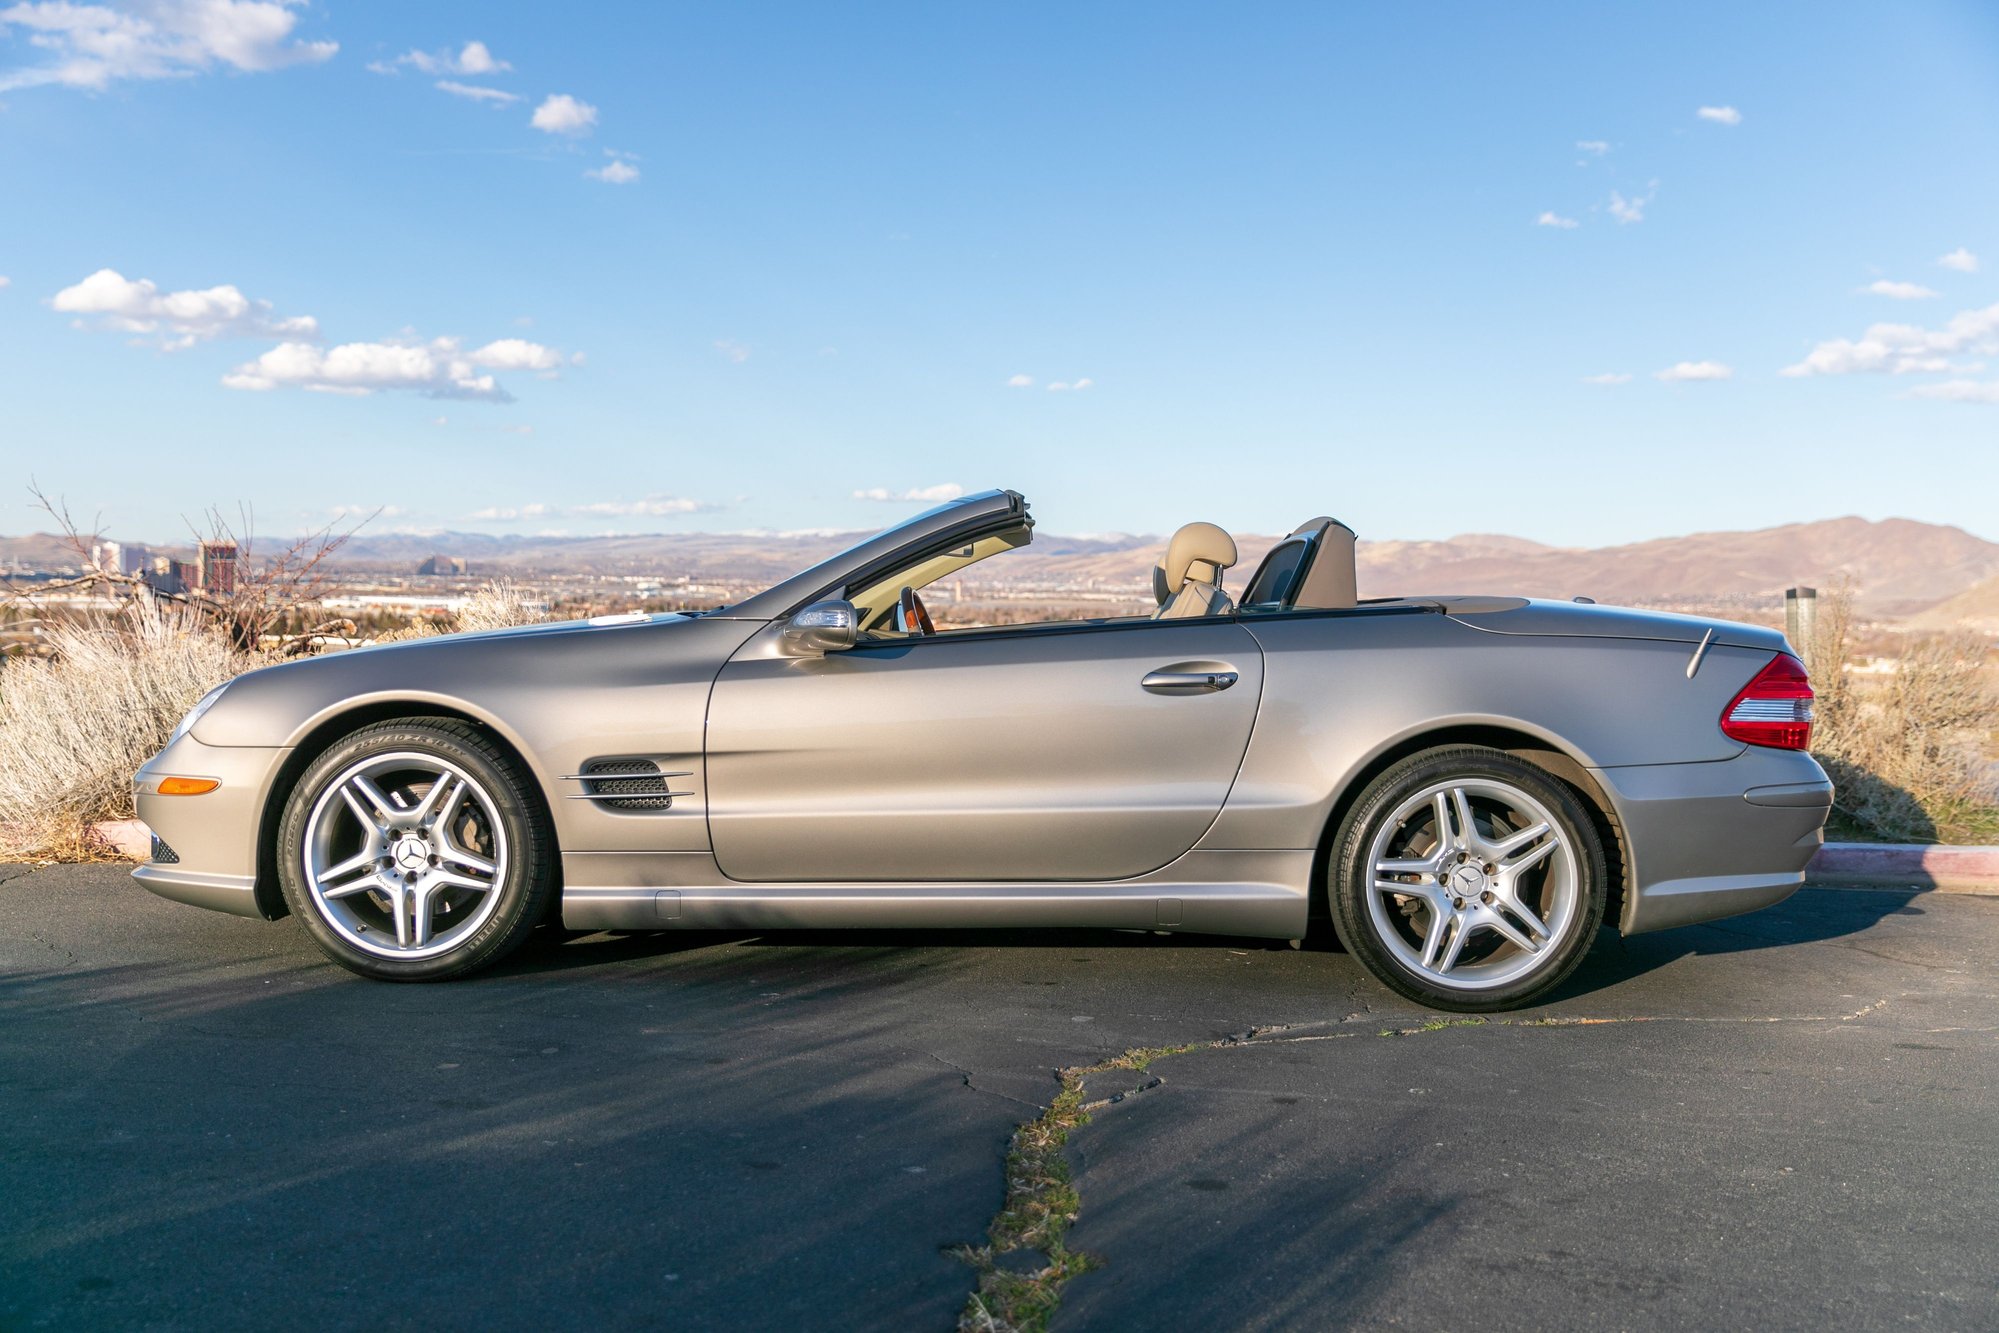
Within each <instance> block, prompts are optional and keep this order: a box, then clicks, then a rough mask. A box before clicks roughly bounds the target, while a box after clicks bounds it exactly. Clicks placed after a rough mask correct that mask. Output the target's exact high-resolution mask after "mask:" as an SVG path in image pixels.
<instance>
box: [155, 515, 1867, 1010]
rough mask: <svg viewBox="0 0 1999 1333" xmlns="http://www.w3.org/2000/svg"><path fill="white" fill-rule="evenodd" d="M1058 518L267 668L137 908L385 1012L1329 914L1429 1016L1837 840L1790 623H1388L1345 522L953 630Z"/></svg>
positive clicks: (1190, 533)
mask: <svg viewBox="0 0 1999 1333" xmlns="http://www.w3.org/2000/svg"><path fill="white" fill-rule="evenodd" d="M1033 526H1034V524H1033V519H1032V518H1031V517H1030V515H1029V513H1028V507H1027V503H1026V501H1025V500H1023V499H1022V497H1021V496H1019V495H1018V494H1015V493H1014V492H1011V491H988V492H985V493H983V494H978V495H970V496H966V497H964V498H962V499H959V500H955V501H952V502H951V503H949V504H946V505H942V506H940V507H938V508H936V509H933V510H930V511H929V512H927V513H924V514H921V515H918V516H917V517H915V518H913V519H911V520H909V521H908V522H906V523H903V524H901V525H899V526H897V527H894V528H891V529H889V530H888V531H886V532H883V533H881V534H879V535H877V536H875V537H871V538H869V539H867V540H865V541H862V542H861V543H859V544H858V545H856V546H854V547H852V548H851V549H849V550H846V551H843V552H841V553H840V554H838V555H835V556H833V557H832V558H830V559H828V560H826V561H824V562H822V563H820V564H818V565H815V566H813V567H812V568H810V569H808V570H806V571H804V572H803V573H801V574H798V575H795V576H793V577H791V578H788V579H786V580H784V581H783V582H781V583H779V584H777V585H776V586H775V587H772V588H770V589H768V590H766V591H764V592H760V593H757V594H756V595H754V596H752V597H749V598H747V599H745V600H744V601H741V602H738V603H736V604H735V605H732V606H725V607H722V608H719V609H716V610H712V611H704V612H700V613H695V614H670V615H629V616H608V617H599V618H597V619H593V620H587V621H577V622H573V623H565V624H550V625H537V626H531V627H527V628H522V629H512V630H500V631H493V632H489V633H482V634H460V635H451V636H445V637H439V638H433V639H420V640H415V641H411V642H406V643H397V644H390V645H382V646H377V647H369V648H362V649H358V650H354V651H348V652H339V653H330V654H326V655H323V656H319V657H313V658H308V659H303V660H299V661H294V662H287V663H284V664H282V665H277V666H270V667H266V668H264V669H262V670H258V671H252V672H250V673H248V674H246V675H243V676H240V677H237V678H236V679H234V680H232V681H230V682H229V683H228V684H226V685H224V686H223V687H221V688H220V689H218V690H216V691H214V692H213V693H211V694H209V695H208V696H207V697H206V698H204V699H202V700H201V702H200V703H199V704H197V705H196V706H195V708H194V709H193V711H191V712H190V713H189V714H188V716H187V717H186V718H185V719H184V720H183V721H182V722H181V723H180V725H179V726H178V727H177V728H176V729H175V730H174V733H173V737H172V740H171V741H170V742H169V744H168V745H167V747H166V748H165V749H164V750H162V751H161V752H160V753H159V754H158V755H157V756H155V757H154V758H153V759H152V760H151V761H150V762H148V763H147V764H146V765H145V767H144V768H142V769H141V770H140V771H139V774H138V776H137V778H136V790H137V801H138V808H139V814H140V817H141V818H143V819H144V820H145V822H146V823H147V824H148V825H150V826H151V828H152V830H153V833H154V838H153V844H152V859H151V861H150V862H149V863H148V864H145V865H142V866H140V867H139V868H138V869H137V870H135V871H134V872H133V873H134V875H135V876H136V877H137V879H138V880H139V881H140V882H141V883H142V884H144V885H145V886H146V887H147V888H149V889H151V890H153V891H154V892H156V893H159V894H162V895H165V896H166V897H169V898H175V899H179V900H180V901H183V902H189V903H195V904H199V905H201V906H204V907H211V908H219V909H221V910H223V911H227V912H234V913H237V914H239V915H243V916H249V917H261V918H266V919H272V920H275V919H277V918H279V917H282V916H285V915H287V914H291V915H295V916H297V917H298V918H299V919H300V921H301V922H302V923H303V924H304V926H305V928H306V930H307V931H308V932H309V933H310V934H311V936H312V938H313V940H314V941H315V942H316V943H317V944H318V945H319V947H320V948H321V949H322V950H324V951H325V953H326V954H327V955H328V956H329V957H330V958H331V959H333V960H334V961H335V962H337V963H339V964H341V965H343V966H345V967H347V968H350V969H352V970H353V971H355V972H358V973H361V974H363V975H366V976H370V977H379V978H384V979H390V980H406V981H416V980H430V979H437V978H444V977H453V976H461V975H463V974H465V973H468V972H472V971H474V970H475V969H478V968H481V967H485V966H487V965H490V964H492V963H494V962H495V961H497V960H499V959H501V958H503V957H505V956H506V955H507V954H508V953H509V952H510V951H512V950H513V949H515V948H516V947H517V946H519V945H520V944H521V943H522V941H523V940H524V939H526V938H527V936H528V935H529V934H530V933H531V932H532V931H534V930H535V929H536V928H537V927H538V926H541V925H543V924H550V923H553V924H559V925H561V926H564V927H568V928H570V929H574V930H586V931H591V930H611V931H674V930H710V929H734V930H743V929H748V930H776V929H813V930H818V929H825V928H831V927H843V926H866V927H897V928H910V929H926V928H930V929H935V928H945V927H967V926H1004V927H1036V926H1050V927H1069V928H1116V929H1126V930H1148V931H1186V932H1197V933H1201V934H1206V935H1222V936H1229V935H1233V936H1259V937H1264V938H1269V939H1276V940H1298V939H1302V938H1304V937H1306V936H1307V934H1308V932H1309V930H1310V926H1311V923H1312V921H1313V919H1314V918H1315V917H1319V916H1325V917H1330V919H1331V922H1332V925H1333V927H1334V929H1335V930H1336V931H1337V934H1338V937H1339V939H1340V940H1341V942H1342V943H1344V945H1345V946H1346V948H1347V949H1348V951H1350V952H1351V953H1352V954H1353V955H1354V957H1355V958H1357V959H1358V960H1359V961H1360V962H1361V963H1362V964H1363V965H1365V966H1366V967H1367V968H1368V969H1369V970H1370V971H1371V972H1372V973H1373V974H1374V975H1375V976H1376V977H1377V978H1379V979H1380V980H1381V981H1382V982H1384V983H1386V984H1387V985H1388V986H1390V987H1392V988H1393V989H1395V990H1396V991H1399V992H1400V993H1401V994H1403V995H1404V996H1406V997H1409V998H1411V999H1414V1000H1417V1001H1419V1002H1421V1003H1423V1004H1425V1005H1430V1006H1434V1007H1437V1008H1443V1009H1454V1010H1494V1009H1504V1008H1509V1007H1513V1006H1518V1005H1521V1004H1524V1003H1527V1002H1529V1001H1531V1000H1533V999H1535V998H1536V997H1538V996H1540V995H1542V994H1544V993H1545V992H1547V991H1548V990H1549V989H1550V988H1551V987H1553V986H1555V985H1557V984H1558V983H1559V982H1561V980H1562V979H1563V978H1564V977H1566V976H1567V975H1568V974H1569V973H1570V971H1571V970H1573V969H1574V968H1575V966H1576V965H1577V963H1578V962H1579V961H1580V960H1581V959H1582V957H1583V955H1584V954H1585V952H1587V951H1588V949H1589V948H1590V946H1591V944H1592V942H1593V941H1594V940H1595V938H1596V935H1597V933H1598V930H1599V928H1600V927H1601V926H1603V925H1605V924H1611V925H1614V926H1615V927H1616V928H1617V929H1618V930H1621V931H1623V932H1624V933H1626V934H1635V933H1638V932H1641V931H1650V930H1659V929H1662V928H1665V927H1670V926H1679V925H1685V924H1687V923H1690V922H1698V921H1706V920H1711V919H1713V918H1716V917H1723V916H1728V915H1731V914H1733V913H1737V912H1745V911H1750V910H1752V909H1755V908H1759V907H1763V906H1766V905H1768V904H1771V903H1775V902H1778V901H1779V900H1781V899H1783V898H1784V897H1786V896H1787V895H1789V894H1790V893H1791V892H1792V891H1793V890H1795V889H1796V888H1797V887H1798V885H1799V883H1800V882H1801V881H1802V879H1803V874H1804V867H1805V863H1806V862H1807V861H1808V860H1809V859H1810V857H1811V855H1812V852H1813V850H1814V849H1815V848H1816V847H1817V846H1818V844H1819V841H1820V838H1821V836H1822V835H1821V826H1822V825H1823V824H1824V822H1825V818H1826V814H1827V811H1828V808H1829V806H1830V804H1831V800H1832V786H1831V784H1830V783H1829V782H1828V781H1827V779H1826V775H1825V773H1824V772H1823V771H1822V770H1821V769H1820V768H1819V766H1818V765H1817V763H1815V762H1814V761H1813V760H1812V758H1811V756H1810V755H1809V754H1808V753H1807V752H1806V746H1807V743H1808V742H1809V739H1810V734H1811V701H1812V692H1811V687H1810V685H1809V683H1808V682H1807V680H1806V677H1805V673H1804V670H1803V668H1802V667H1801V666H1800V664H1799V662H1798V659H1797V658H1796V657H1795V656H1794V655H1793V654H1792V653H1791V651H1790V649H1789V647H1788V646H1787V645H1786V643H1785V641H1784V639H1783V637H1782V636H1781V635H1779V634H1777V633H1775V632H1773V631H1771V630H1767V629H1760V628H1756V627H1753V626H1749V625H1739V624H1731V623H1728V622H1725V621H1718V620H1704V619H1696V618H1689V617H1684V616H1675V615H1666V614H1660V613H1653V612H1644V611H1634V610H1625V609H1618V608H1613V607H1607V606H1598V605H1594V604H1582V603H1575V602H1548V601H1532V600H1528V599H1525V598H1517V597H1490V596H1408V597H1394V598H1385V599H1368V600H1361V599H1360V598H1358V597H1357V596H1356V578H1355V562H1354V535H1353V533H1352V532H1351V531H1349V530H1348V529H1347V528H1346V527H1344V526H1343V525H1341V524H1339V523H1337V522H1335V521H1333V520H1332V519H1330V518H1314V519H1311V520H1310V521H1308V522H1306V523H1304V524H1301V525H1300V526H1299V527H1298V529H1297V530H1296V531H1295V532H1293V533H1291V534H1290V535H1289V536H1288V537H1286V538H1284V539H1283V540H1281V541H1279V542H1278V543H1277V544H1276V545H1275V546H1274V547H1272V548H1271V550H1270V551H1269V553H1268V554H1267V555H1266V556H1264V557H1263V559H1262V561H1261V563H1260V564H1258V565H1257V566H1256V568H1255V569H1254V570H1253V571H1252V572H1250V574H1249V576H1248V578H1247V579H1246V580H1244V581H1243V582H1241V583H1240V584H1239V585H1238V588H1239V590H1237V591H1233V592H1232V591H1231V590H1230V589H1229V587H1228V580H1229V577H1230V571H1231V570H1232V569H1233V568H1234V567H1235V565H1236V563H1237V551H1236V545H1235V543H1234V541H1233V540H1232V539H1231V538H1230V536H1229V534H1228V533H1226V532H1224V531H1223V530H1222V529H1221V528H1219V527H1216V526H1214V525H1212V524H1208V523H1190V524H1188V525H1186V526H1185V527H1182V528H1181V529H1180V530H1179V531H1178V532H1176V533H1175V534H1174V535H1173V537H1172V539H1171V541H1170V542H1169V543H1168V544H1167V546H1166V549H1165V553H1164V558H1163V560H1161V562H1160V564H1159V567H1158V568H1157V569H1156V570H1155V571H1154V593H1155V597H1156V601H1157V607H1156V609H1155V610H1153V611H1152V612H1150V613H1149V614H1142V615H1121V616H1110V617H1103V618H1092V619H1077V620H1063V621H1053V622H1046V623H1039V624H984V625H978V624H974V625H957V624H949V625H946V626H945V627H942V628H940V627H939V626H938V625H937V624H936V623H935V622H934V621H933V619H932V616H931V613H930V610H929V608H928V607H926V606H925V604H924V598H923V594H924V591H925V590H926V589H930V588H931V587H932V585H933V584H937V583H938V582H939V581H940V580H946V579H953V578H956V577H958V576H960V575H961V574H962V573H963V572H964V571H966V570H967V569H969V568H970V567H971V566H973V565H975V564H979V563H980V562H983V561H988V560H990V561H992V562H994V563H993V564H992V565H991V566H986V567H983V568H982V570H981V576H982V577H984V576H985V575H986V573H987V571H992V573H993V576H994V577H997V578H1001V579H1003V578H1004V577H1005V566H1006V562H1007V558H1008V555H1009V553H1011V552H1013V551H1016V550H1018V549H1019V548H1021V547H1024V546H1026V545H1027V544H1028V543H1029V541H1030V540H1031V539H1032V536H1033ZM933 591H934V590H933ZM933 600H935V598H934V596H933ZM940 609H941V603H940Z"/></svg>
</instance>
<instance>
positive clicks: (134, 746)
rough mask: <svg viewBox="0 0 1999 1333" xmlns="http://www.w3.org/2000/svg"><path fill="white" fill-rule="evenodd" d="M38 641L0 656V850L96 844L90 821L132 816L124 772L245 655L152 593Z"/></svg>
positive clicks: (81, 853) (91, 850)
mask: <svg viewBox="0 0 1999 1333" xmlns="http://www.w3.org/2000/svg"><path fill="white" fill-rule="evenodd" d="M47 643H48V647H49V648H50V649H51V653H50V655H49V656H48V657H47V658H42V659H37V658H28V657H19V658H12V659H9V660H8V661H7V662H6V664H5V665H4V666H0V858H8V859H21V858H38V857H60V858H64V859H74V858H80V857H89V856H93V855H103V854H104V852H105V849H103V848H97V847H93V846H91V845H90V843H89V840H88V838H87V837H86V829H87V826H88V825H89V824H91V823H93V822H95V821H98V820H105V819H126V818H130V817H131V815H132V774H133V772H134V771H136V770H137V769H138V767H139V765H140V764H143V763H144V762H145V761H146V760H148V759H150V758H151V757H152V756H153V755H154V754H155V753H157V752H158V751H159V750H160V749H161V748H162V747H163V746H164V745H165V744H166V743H167V737H168V736H169V735H170V734H171V733H172V731H173V728H174V724H175V723H176V722H178V721H179V720H180V719H181V717H182V715H184V714H185V713H186V712H187V710H188V709H190V708H192V707H193V706H194V703H195V701H196V700H197V699H199V698H201V696H202V695H204V694H206V693H208V691H209V690H211V689H213V688H214V687H215V686H217V685H220V684H221V683H222V682H223V681H225V680H227V679H229V678H230V677H231V676H233V675H235V674H237V673H238V672H239V671H241V670H243V669H244V667H245V666H246V665H248V664H249V662H250V659H249V658H247V657H246V656H245V655H243V654H241V653H239V652H237V651H236V650H235V649H233V648H232V647H231V646H230V644H229V640H228V638H227V636H226V635H225V634H223V633H222V632H221V631H220V630H219V629H217V628H215V627H214V626H213V624H212V622H211V621H209V620H208V619H207V618H204V617H200V616H197V615H196V614H194V613H192V612H188V611H185V610H175V609H162V608H160V607H158V606H157V605H155V604H153V603H151V602H134V603H132V604H130V605H129V606H128V607H127V608H126V609H125V610H124V611H122V612H120V613H119V614H118V615H117V616H116V617H115V618H113V619H111V620H106V621H96V622H88V623H74V624H67V625H59V626H57V627H55V628H54V629H53V630H51V631H50V634H49V637H48V641H47Z"/></svg>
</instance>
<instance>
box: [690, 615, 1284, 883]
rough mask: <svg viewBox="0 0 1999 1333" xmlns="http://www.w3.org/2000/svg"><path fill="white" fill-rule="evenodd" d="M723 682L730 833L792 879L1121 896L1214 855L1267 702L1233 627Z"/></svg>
mask: <svg viewBox="0 0 1999 1333" xmlns="http://www.w3.org/2000/svg"><path fill="white" fill-rule="evenodd" d="M780 628H781V627H780V626H778V625H773V626H772V627H771V628H770V629H769V630H767V631H765V632H763V633H761V634H759V635H757V636H756V637H755V638H752V639H751V640H750V641H749V642H748V643H747V644H745V645H744V646H743V648H742V649H741V650H740V651H738V652H737V654H736V655H735V656H734V657H733V658H732V659H731V660H730V661H729V663H728V664H727V665H726V666H724V667H723V669H722V672H721V674H720V675H719V676H718V677H717V678H716V681H715V687H714V692H713V694H712V696H711V699H710V703H709V711H708V737H707V782H708V819H709V832H710V836H711V838H712V840H713V844H714V849H715V856H716V859H717V861H718V862H719V864H720V866H721V868H722V871H723V873H725V874H727V875H728V876H730V877H731V878H733V879H740V880H751V881H773V882H810V881H821V882H856V881H859V882H867V881H932V882H934V881H948V880H955V881H1005V880H1016V881H1018V880H1111V879H1123V878H1128V877H1130V876H1133V875H1141V874H1144V873H1146V872H1147V871H1151V870H1156V869H1158V868H1159V867H1161V866H1163V865H1165V864H1167V863H1168V862H1170V861H1172V860H1174V859H1175V858H1176V857H1178V856H1179V855H1180V854H1181V853H1182V852H1185V851H1186V850H1187V849H1188V848H1190V847H1192V846H1193V845H1194V843H1195V842H1197V841H1198V840H1199V839H1200V837H1201V835H1202V833H1203V832H1205V831H1206V829H1207V828H1208V826H1209V825H1210V824H1211V823H1213V822H1214V819H1215V816H1216V815H1217V814H1218V813H1219V812H1220V810H1221V807H1222V802H1223V801H1224V800H1225V799H1226V798H1227V796H1228V792H1229V787H1230V785H1231V784H1232V783H1233V782H1234V780H1235V775H1236V771H1237V769H1238V768H1239V767H1240V766H1241V763H1242V756H1243V751H1244V749H1245V748H1246V747H1247V746H1248V744H1249V735H1250V729H1251V727H1252V726H1253V724H1254V722H1255V719H1256V708H1257V699H1258V695H1259V694H1260V692H1261V689H1262V685H1263V659H1262V654H1261V652H1260V650H1259V649H1258V648H1257V646H1256V640H1255V639H1254V638H1253V637H1252V636H1251V635H1250V634H1249V633H1248V632H1247V631H1245V630H1244V629H1243V628H1242V627H1241V626H1239V625H1237V624H1235V623H1234V622H1232V621H1227V620H1213V621H1135V622H1126V623H1122V624H1103V625H1089V624H1085V625H1062V626H1052V627H1038V628H1033V629H993V630H960V631H955V632H951V633H946V634H940V635H936V636H932V637H928V638H920V639H899V640H893V641H885V642H879V643H873V642H866V641H864V642H863V643H862V644H860V645H857V646H855V647H854V648H851V649H848V650H846V651H842V652H834V653H828V654H826V655H825V656H823V657H788V656H784V655H783V654H782V651H781V647H780V644H779V638H778V635H779V631H780Z"/></svg>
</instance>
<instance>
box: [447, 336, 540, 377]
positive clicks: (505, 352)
mask: <svg viewBox="0 0 1999 1333" xmlns="http://www.w3.org/2000/svg"><path fill="white" fill-rule="evenodd" d="M467 359H468V360H470V361H471V362H472V364H473V365H475V366H482V367H484V368H485V369H487V370H557V369H560V368H561V366H562V353H560V352H558V351H556V350H555V349H554V348H553V347H544V346H542V345H541V344H540V343H531V342H529V341H527V340H526V339H525V338H501V339H500V340H499V341H497V342H489V343H487V344H486V345H485V346H484V347H481V348H479V349H477V350H476V351H473V352H471V353H468V354H467Z"/></svg>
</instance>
